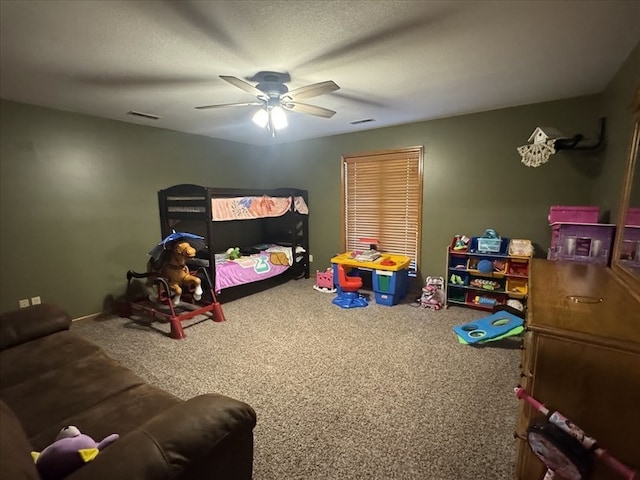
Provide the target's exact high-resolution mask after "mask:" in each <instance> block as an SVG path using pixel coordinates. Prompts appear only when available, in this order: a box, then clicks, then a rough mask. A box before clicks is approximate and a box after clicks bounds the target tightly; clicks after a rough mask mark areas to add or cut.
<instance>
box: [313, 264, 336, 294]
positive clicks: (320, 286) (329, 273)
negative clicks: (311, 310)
mask: <svg viewBox="0 0 640 480" xmlns="http://www.w3.org/2000/svg"><path fill="white" fill-rule="evenodd" d="M313 288H314V290H317V291H318V292H323V293H335V292H336V287H335V285H334V283H333V268H331V267H329V268H327V269H326V270H325V271H324V272H321V271H320V270H316V284H315V285H314V286H313Z"/></svg>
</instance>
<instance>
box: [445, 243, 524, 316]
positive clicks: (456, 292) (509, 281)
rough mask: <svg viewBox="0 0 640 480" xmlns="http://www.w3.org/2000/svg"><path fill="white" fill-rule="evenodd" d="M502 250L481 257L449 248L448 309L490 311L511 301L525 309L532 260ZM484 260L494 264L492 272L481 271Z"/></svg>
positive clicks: (483, 254) (470, 252) (505, 249)
mask: <svg viewBox="0 0 640 480" xmlns="http://www.w3.org/2000/svg"><path fill="white" fill-rule="evenodd" d="M505 240H506V248H505V247H504V246H503V248H501V251H500V252H498V253H480V252H473V251H469V250H454V249H453V248H452V246H449V247H448V248H447V283H446V285H447V288H446V298H447V305H457V306H461V307H468V308H475V309H478V310H487V311H491V310H493V308H494V307H495V306H496V305H504V304H506V303H507V300H509V299H517V300H519V301H520V302H522V304H523V306H525V305H526V298H527V295H528V289H529V288H528V285H529V264H530V262H531V257H530V256H519V255H509V254H508V239H505ZM481 260H487V261H489V262H490V263H491V266H492V271H490V272H485V271H480V270H479V269H478V264H479V263H480V261H481Z"/></svg>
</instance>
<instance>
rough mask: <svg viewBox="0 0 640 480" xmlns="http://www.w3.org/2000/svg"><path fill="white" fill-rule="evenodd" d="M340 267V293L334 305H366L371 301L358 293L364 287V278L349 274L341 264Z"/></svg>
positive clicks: (345, 306)
mask: <svg viewBox="0 0 640 480" xmlns="http://www.w3.org/2000/svg"><path fill="white" fill-rule="evenodd" d="M337 267H338V286H339V287H340V288H339V289H338V295H336V298H334V299H333V303H334V305H338V306H339V307H342V308H354V307H366V306H367V305H369V301H368V300H367V298H366V297H364V296H363V295H360V294H359V293H358V290H359V289H360V288H362V278H360V277H353V276H348V275H347V273H346V272H345V271H344V266H343V265H341V264H338V265H337Z"/></svg>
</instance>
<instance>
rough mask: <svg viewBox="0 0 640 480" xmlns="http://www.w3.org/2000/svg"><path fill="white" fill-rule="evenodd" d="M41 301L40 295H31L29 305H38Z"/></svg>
mask: <svg viewBox="0 0 640 480" xmlns="http://www.w3.org/2000/svg"><path fill="white" fill-rule="evenodd" d="M41 303H42V300H40V297H31V305H40V304H41Z"/></svg>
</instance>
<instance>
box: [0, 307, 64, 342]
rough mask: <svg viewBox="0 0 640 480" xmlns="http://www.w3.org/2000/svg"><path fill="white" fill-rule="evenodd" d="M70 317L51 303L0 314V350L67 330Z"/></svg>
mask: <svg viewBox="0 0 640 480" xmlns="http://www.w3.org/2000/svg"><path fill="white" fill-rule="evenodd" d="M70 326H71V317H70V316H69V314H68V313H67V312H66V311H65V310H64V309H62V308H61V307H59V306H58V305H54V304H51V303H43V304H40V305H33V306H31V307H26V308H21V309H19V310H12V311H10V312H5V313H2V314H0V350H5V349H7V348H11V347H14V346H16V345H19V344H21V343H25V342H28V341H30V340H35V339H37V338H40V337H44V336H46V335H50V334H52V333H56V332H59V331H62V330H68V329H69V327H70Z"/></svg>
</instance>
